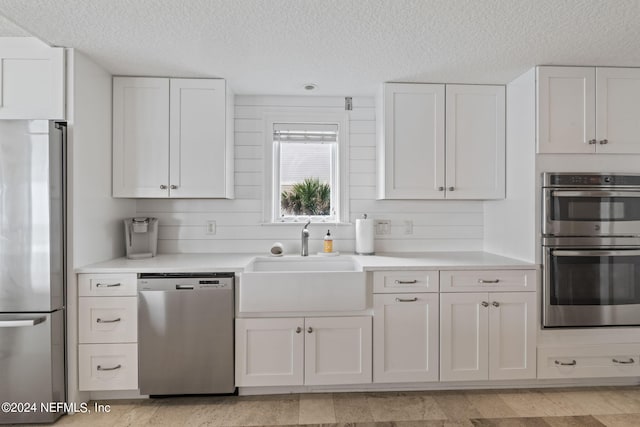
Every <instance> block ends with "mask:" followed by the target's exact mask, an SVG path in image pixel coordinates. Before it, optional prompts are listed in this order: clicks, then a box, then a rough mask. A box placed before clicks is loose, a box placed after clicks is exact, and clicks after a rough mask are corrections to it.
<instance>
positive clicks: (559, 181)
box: [543, 173, 640, 187]
mask: <svg viewBox="0 0 640 427" xmlns="http://www.w3.org/2000/svg"><path fill="white" fill-rule="evenodd" d="M543 185H544V186H545V187H618V186H624V187H639V186H640V175H628V174H627V175H622V174H614V173H612V174H602V173H592V174H591V173H583V174H571V173H545V174H544V175H543Z"/></svg>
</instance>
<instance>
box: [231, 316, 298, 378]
mask: <svg viewBox="0 0 640 427" xmlns="http://www.w3.org/2000/svg"><path fill="white" fill-rule="evenodd" d="M303 327H304V319H301V318H286V319H284V318H283V319H236V385H237V386H239V387H243V386H275V385H302V382H303V369H302V363H303V360H304V354H303V352H304V333H303Z"/></svg>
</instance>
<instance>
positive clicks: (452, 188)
mask: <svg viewBox="0 0 640 427" xmlns="http://www.w3.org/2000/svg"><path fill="white" fill-rule="evenodd" d="M455 189H456V188H455V187H449V188H447V190H449V191H453V190H455Z"/></svg>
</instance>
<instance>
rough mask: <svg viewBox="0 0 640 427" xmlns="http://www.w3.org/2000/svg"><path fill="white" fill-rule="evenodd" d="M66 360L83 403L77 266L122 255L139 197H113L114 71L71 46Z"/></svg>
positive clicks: (71, 387) (71, 389)
mask: <svg viewBox="0 0 640 427" xmlns="http://www.w3.org/2000/svg"><path fill="white" fill-rule="evenodd" d="M66 60H67V123H68V127H67V129H68V141H67V150H68V153H67V154H68V156H67V159H68V160H67V162H68V163H67V171H68V172H67V206H68V209H67V224H68V230H67V361H68V369H67V371H68V381H67V382H68V398H69V400H70V401H76V402H78V401H85V400H87V399H88V395H87V394H86V393H79V392H78V381H77V373H78V370H77V336H78V334H77V284H76V276H75V274H74V269H75V268H77V267H80V266H83V265H86V264H90V263H94V262H98V261H103V260H107V259H111V258H115V257H119V256H122V255H124V237H123V233H124V231H123V225H122V218H124V217H127V216H132V215H133V214H134V213H135V201H133V200H123V199H113V198H111V75H110V74H109V73H108V72H106V71H105V70H104V69H102V68H101V67H100V66H98V65H96V64H95V63H94V62H92V61H91V60H90V59H88V58H87V57H86V56H85V55H83V54H82V53H80V52H78V51H74V50H67V56H66Z"/></svg>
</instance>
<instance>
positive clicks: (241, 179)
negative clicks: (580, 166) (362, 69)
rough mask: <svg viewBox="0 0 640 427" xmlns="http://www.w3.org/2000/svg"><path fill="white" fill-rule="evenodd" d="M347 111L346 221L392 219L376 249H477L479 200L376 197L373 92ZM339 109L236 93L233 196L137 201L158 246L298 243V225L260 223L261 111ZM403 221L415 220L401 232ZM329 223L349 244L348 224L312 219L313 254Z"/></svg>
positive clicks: (337, 243) (194, 248)
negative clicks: (211, 225) (208, 225)
mask: <svg viewBox="0 0 640 427" xmlns="http://www.w3.org/2000/svg"><path fill="white" fill-rule="evenodd" d="M353 101H354V109H353V111H351V112H350V113H349V114H350V122H349V128H350V150H349V154H350V155H349V158H350V160H349V170H350V176H349V181H350V188H349V193H350V206H349V207H350V216H351V218H350V220H351V221H352V222H353V220H354V219H355V218H357V217H360V216H361V215H362V214H363V213H367V214H368V215H369V216H370V217H371V218H377V219H388V220H391V224H392V229H391V234H390V235H388V236H378V237H377V238H376V251H377V252H384V251H405V252H406V251H429V250H445V251H447V250H482V239H483V206H482V202H479V201H468V202H466V201H377V200H375V185H376V179H375V173H376V168H375V155H376V154H375V146H376V138H375V108H374V107H375V104H374V98H373V97H371V98H367V97H363V98H355V99H354V100H353ZM314 109H318V110H320V111H323V112H343V111H344V98H341V97H289V96H287V97H284V96H237V97H236V108H235V115H236V118H235V155H236V158H235V193H236V198H235V200H158V199H155V200H151V199H139V200H138V201H137V215H140V216H157V217H158V218H159V220H160V229H159V239H160V241H159V251H160V252H165V253H175V252H266V251H267V250H268V248H269V247H270V246H271V244H272V243H273V242H275V241H281V242H282V243H283V244H284V245H285V250H286V251H287V252H288V253H297V252H298V251H299V248H300V243H299V239H300V230H301V228H302V226H301V225H298V224H294V225H261V222H262V218H263V214H262V190H263V185H264V183H263V151H264V144H265V135H264V121H263V116H264V114H265V113H270V112H281V111H284V110H287V111H310V110H314ZM207 220H215V221H216V224H217V233H216V234H215V235H206V234H205V225H204V224H205V221H207ZM404 220H411V221H413V234H411V235H405V234H404V230H405V227H404V225H403V221H404ZM327 228H330V229H331V234H334V236H335V237H334V239H335V240H334V248H335V250H338V251H353V250H354V247H355V241H354V226H353V225H346V226H338V227H337V230H336V228H335V227H334V226H331V227H327V226H324V225H319V224H318V225H316V224H313V225H312V226H311V227H310V230H311V241H310V251H311V253H313V252H316V251H319V250H321V244H322V237H323V236H324V234H325V233H326V230H327Z"/></svg>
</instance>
